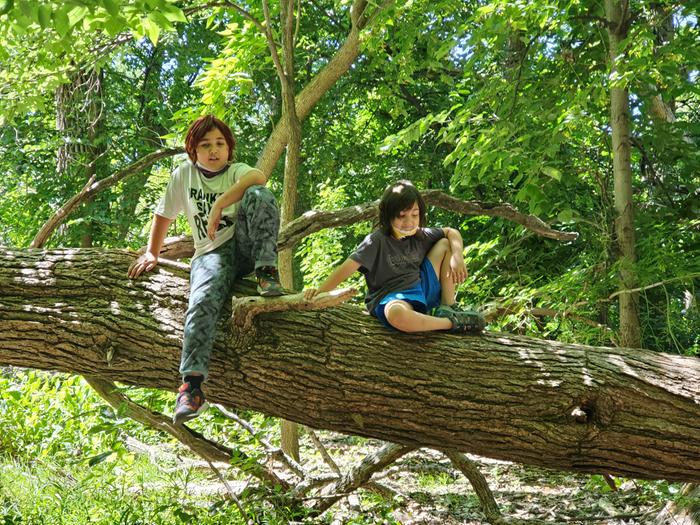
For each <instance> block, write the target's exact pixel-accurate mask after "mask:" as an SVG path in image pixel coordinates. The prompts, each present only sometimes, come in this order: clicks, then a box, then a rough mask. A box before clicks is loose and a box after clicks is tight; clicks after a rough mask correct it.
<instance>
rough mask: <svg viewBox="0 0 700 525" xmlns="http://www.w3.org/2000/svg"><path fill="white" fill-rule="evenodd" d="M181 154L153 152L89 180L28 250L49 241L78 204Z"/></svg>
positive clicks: (167, 151) (38, 235)
mask: <svg viewBox="0 0 700 525" xmlns="http://www.w3.org/2000/svg"><path fill="white" fill-rule="evenodd" d="M183 152H184V149H183V148H168V149H163V150H160V151H154V152H153V153H149V154H148V155H146V156H145V157H143V158H141V159H139V160H137V161H136V162H133V163H131V164H129V165H128V166H127V167H126V168H124V169H122V170H119V171H118V172H116V173H115V174H114V175H111V176H110V177H106V178H104V179H101V180H99V181H98V182H94V179H93V178H91V179H90V180H89V181H88V183H87V184H86V185H85V187H84V188H83V189H82V190H80V192H78V194H77V195H75V196H73V197H71V198H70V199H68V201H66V203H65V204H64V205H63V206H61V208H60V209H59V210H58V211H57V212H56V214H54V216H53V217H51V218H50V219H49V220H48V221H46V223H44V225H43V226H42V227H41V229H40V230H39V232H38V233H37V234H36V236H35V237H34V240H33V241H32V243H31V245H30V248H41V247H43V246H44V244H45V243H46V241H47V240H48V239H49V237H51V234H52V233H53V232H54V231H56V228H58V227H59V226H60V225H61V224H62V223H63V221H64V220H65V219H66V217H68V215H70V213H71V212H72V211H73V210H74V209H75V208H76V207H77V206H78V205H79V204H82V203H83V202H85V201H87V200H88V199H90V198H92V197H94V196H95V195H96V194H97V193H99V192H101V191H102V190H105V189H107V188H109V187H111V186H114V185H115V184H116V183H117V182H119V181H121V180H123V179H125V178H127V177H129V176H131V175H134V174H136V173H140V172H142V171H143V170H145V169H146V168H148V167H149V166H151V165H153V164H155V163H156V162H158V161H159V160H161V159H163V158H165V157H171V156H173V155H177V154H179V153H183Z"/></svg>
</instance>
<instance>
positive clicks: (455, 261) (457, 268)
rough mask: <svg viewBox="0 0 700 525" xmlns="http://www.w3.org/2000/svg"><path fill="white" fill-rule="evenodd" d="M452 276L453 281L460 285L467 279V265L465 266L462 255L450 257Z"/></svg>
mask: <svg viewBox="0 0 700 525" xmlns="http://www.w3.org/2000/svg"><path fill="white" fill-rule="evenodd" d="M450 275H451V277H452V281H453V282H455V283H457V284H459V283H463V282H464V281H465V280H466V278H467V265H466V264H464V257H463V256H462V254H461V253H460V254H454V253H453V254H452V255H451V256H450Z"/></svg>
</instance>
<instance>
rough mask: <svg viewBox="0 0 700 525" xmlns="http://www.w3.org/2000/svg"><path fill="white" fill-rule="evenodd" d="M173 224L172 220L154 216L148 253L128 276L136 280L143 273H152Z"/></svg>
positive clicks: (131, 269)
mask: <svg viewBox="0 0 700 525" xmlns="http://www.w3.org/2000/svg"><path fill="white" fill-rule="evenodd" d="M172 222H173V220H172V219H168V218H167V217H163V216H162V215H158V214H157V213H156V214H154V215H153V223H152V224H151V234H150V235H149V237H148V246H147V247H146V252H145V253H144V254H143V255H141V256H140V257H139V258H138V259H136V260H135V261H134V262H133V263H132V264H131V266H129V271H128V273H127V275H128V276H129V277H130V278H131V279H136V278H137V277H138V276H139V275H141V274H142V273H143V272H150V271H151V270H152V269H153V268H155V266H156V264H158V256H159V255H160V250H161V248H163V241H164V240H165V235H166V234H167V233H168V228H170V224H171V223H172Z"/></svg>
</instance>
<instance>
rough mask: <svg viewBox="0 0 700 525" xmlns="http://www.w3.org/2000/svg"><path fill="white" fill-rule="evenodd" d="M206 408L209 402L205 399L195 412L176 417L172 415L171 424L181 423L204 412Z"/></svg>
mask: <svg viewBox="0 0 700 525" xmlns="http://www.w3.org/2000/svg"><path fill="white" fill-rule="evenodd" d="M207 408H209V403H207V402H206V401H205V402H204V404H203V405H202V406H201V407H199V410H197V411H196V412H190V413H189V414H184V415H181V416H180V417H178V418H176V417H175V416H174V415H173V425H182V424H183V423H184V422H185V421H189V420H190V419H194V418H196V417H197V416H199V414H201V413H202V412H204V411H205V410H206V409H207Z"/></svg>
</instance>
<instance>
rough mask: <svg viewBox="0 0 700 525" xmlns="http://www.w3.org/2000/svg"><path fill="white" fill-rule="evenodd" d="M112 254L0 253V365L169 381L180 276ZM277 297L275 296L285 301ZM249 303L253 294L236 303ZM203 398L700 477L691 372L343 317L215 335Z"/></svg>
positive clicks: (551, 464) (363, 430)
mask: <svg viewBox="0 0 700 525" xmlns="http://www.w3.org/2000/svg"><path fill="white" fill-rule="evenodd" d="M134 257H135V255H134V254H132V253H128V252H125V251H118V250H96V249H95V250H93V249H83V250H81V249H73V250H56V251H42V250H9V249H2V250H1V251H0V364H2V365H14V366H23V367H32V368H40V369H48V370H58V371H64V372H69V373H79V374H84V375H89V376H93V377H102V378H104V379H106V380H111V381H123V382H125V383H131V384H138V385H141V386H146V387H155V388H163V389H174V388H175V386H177V384H178V372H177V365H178V362H179V355H180V342H181V336H182V318H183V314H184V309H185V307H186V296H187V272H186V271H184V270H180V269H177V268H164V267H159V268H158V269H157V270H156V271H155V272H154V273H153V274H151V275H149V276H148V277H147V278H142V279H140V280H138V281H131V280H128V279H127V278H126V277H125V276H126V269H127V267H128V265H129V264H130V262H131V261H132V260H133V258H134ZM288 300H289V299H287V301H288ZM251 301H253V302H254V301H263V299H249V300H247V301H244V302H245V303H246V304H247V303H250V302H251ZM211 371H212V375H211V378H212V379H211V381H210V382H209V383H208V390H207V393H208V395H209V397H210V398H211V400H212V401H214V402H218V403H221V404H224V405H228V406H236V407H246V408H250V409H254V410H258V411H261V412H264V413H267V414H270V415H273V416H277V417H283V418H286V419H289V420H291V421H296V422H299V423H303V424H305V425H308V426H310V427H314V428H325V429H330V430H336V431H340V432H345V433H349V434H357V435H362V436H370V437H375V438H379V439H383V440H386V441H391V442H394V443H398V444H402V445H407V446H411V447H416V446H418V447H421V446H427V447H433V448H439V449H454V450H458V451H463V452H471V453H474V454H478V455H482V456H488V457H493V458H498V459H504V460H510V461H516V462H520V463H525V464H531V465H539V466H543V467H548V468H553V469H560V470H570V471H578V472H609V473H611V474H619V475H623V476H628V477H635V478H649V479H659V478H663V479H668V480H673V481H695V482H697V481H700V439H698V438H699V437H700V361H698V360H697V359H695V358H690V357H680V356H672V355H665V354H656V353H653V352H650V351H645V350H640V349H635V350H630V349H626V348H616V349H612V348H600V347H587V346H580V345H569V344H562V343H556V342H552V341H543V340H538V339H532V338H526V337H515V336H510V335H506V334H498V333H488V334H486V335H484V336H482V337H467V336H461V337H460V336H454V335H448V334H430V335H405V334H398V333H392V332H389V331H388V330H386V329H385V328H383V327H381V326H380V325H379V324H378V323H376V322H375V321H374V320H373V319H371V318H369V317H368V316H366V315H363V314H362V313H361V310H360V309H359V308H358V307H355V306H343V307H339V308H335V309H333V310H325V311H310V312H309V311H287V312H270V313H264V314H260V315H258V316H257V317H255V318H254V319H253V325H252V328H250V329H247V330H239V329H238V328H237V325H235V324H234V323H226V324H225V326H222V330H221V331H220V336H219V338H218V339H217V342H216V345H215V352H214V356H213V360H212V367H211Z"/></svg>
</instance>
